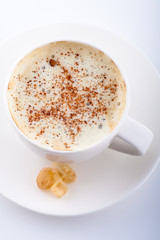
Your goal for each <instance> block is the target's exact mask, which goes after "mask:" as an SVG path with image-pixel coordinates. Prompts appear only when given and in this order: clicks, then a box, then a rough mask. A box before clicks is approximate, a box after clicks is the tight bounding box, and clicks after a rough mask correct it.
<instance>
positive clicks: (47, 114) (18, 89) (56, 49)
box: [7, 41, 126, 151]
mask: <svg viewBox="0 0 160 240" xmlns="http://www.w3.org/2000/svg"><path fill="white" fill-rule="evenodd" d="M7 96H8V105H9V110H10V113H11V115H12V118H13V120H14V122H15V123H16V125H17V126H18V128H19V129H20V130H21V131H22V132H23V133H24V134H25V135H26V136H27V137H28V138H30V139H32V140H34V141H35V142H37V143H38V144H39V145H40V146H43V147H45V148H48V149H55V150H65V151H72V150H73V151H74V150H83V149H85V148H87V147H89V146H91V145H93V144H95V143H97V142H98V141H100V140H102V139H103V138H105V137H106V136H107V135H108V134H109V133H111V132H112V131H113V129H114V128H115V127H116V125H117V124H118V123H119V121H120V119H121V117H122V114H123V111H124V108H125V103H126V85H125V82H124V80H123V77H122V75H121V73H120V71H119V69H118V68H117V66H116V65H115V63H114V62H113V61H112V59H111V58H109V57H108V56H107V55H106V54H104V53H103V52H102V51H100V50H98V49H96V48H94V47H92V46H89V45H86V44H82V43H78V42H71V41H60V42H54V43H49V44H47V45H44V46H42V47H40V48H37V49H35V50H33V51H32V52H30V53H29V54H28V55H26V56H25V57H24V58H23V59H22V60H21V61H20V62H19V63H18V64H17V66H16V68H15V70H14V72H13V74H12V76H11V78H10V81H9V84H8V93H7Z"/></svg>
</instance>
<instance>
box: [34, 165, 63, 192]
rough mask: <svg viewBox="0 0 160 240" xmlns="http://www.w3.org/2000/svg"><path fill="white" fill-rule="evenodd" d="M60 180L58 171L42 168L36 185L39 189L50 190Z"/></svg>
mask: <svg viewBox="0 0 160 240" xmlns="http://www.w3.org/2000/svg"><path fill="white" fill-rule="evenodd" d="M58 178H60V176H59V173H58V170H57V169H53V168H42V169H41V171H40V172H39V174H38V176H37V180H36V181H37V185H38V187H39V188H40V189H42V190H45V189H48V188H50V187H51V186H52V185H53V184H54V183H55V182H56V181H57V179H58Z"/></svg>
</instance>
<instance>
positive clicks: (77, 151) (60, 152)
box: [4, 39, 130, 155]
mask: <svg viewBox="0 0 160 240" xmlns="http://www.w3.org/2000/svg"><path fill="white" fill-rule="evenodd" d="M58 41H71V42H76V43H82V44H87V45H89V46H91V47H94V48H96V49H98V50H100V51H102V52H103V53H104V54H105V55H107V56H108V57H110V58H111V59H112V61H113V62H114V63H115V64H116V66H117V68H118V69H119V71H120V73H121V75H122V77H123V80H124V82H125V85H126V103H125V107H124V110H123V113H122V116H121V118H120V121H119V122H118V124H117V125H116V126H115V127H114V129H113V130H112V131H111V133H109V134H107V135H106V136H105V137H104V138H102V139H100V140H99V141H97V142H96V143H94V144H92V145H90V146H88V147H87V148H84V149H80V150H56V149H52V148H50V147H48V148H47V147H45V146H42V145H41V144H39V143H38V142H36V141H34V140H32V139H30V138H29V137H28V136H27V135H25V134H24V133H23V132H22V131H21V130H20V129H19V127H18V126H17V124H16V123H15V121H14V120H13V118H12V115H11V113H10V110H9V106H8V99H7V90H8V84H9V81H10V77H11V74H12V73H13V70H14V69H15V67H16V65H17V64H18V62H19V61H20V60H21V59H22V58H23V57H25V56H26V54H27V53H29V52H31V51H32V50H34V49H36V48H39V47H42V46H43V45H45V44H47V43H50V42H46V43H43V44H41V45H38V46H37V47H34V48H32V49H31V50H30V51H28V52H27V53H26V54H25V55H24V56H21V58H20V59H19V58H18V60H17V61H16V63H15V64H14V66H13V67H12V69H11V70H10V72H9V74H8V76H7V80H6V84H5V92H4V97H5V102H6V108H7V113H8V116H9V119H10V121H11V123H12V125H13V126H14V128H15V129H16V130H17V131H18V133H19V134H20V135H21V136H22V137H24V138H25V140H27V141H28V142H30V143H31V144H33V145H34V146H36V147H38V148H40V149H41V150H43V151H47V152H49V153H51V154H54V153H56V154H58V155H61V154H62V155H63V154H65V155H72V154H75V153H82V152H85V151H89V150H92V149H93V148H95V147H96V146H98V145H101V144H102V143H103V142H105V141H108V140H109V141H110V140H112V139H113V138H114V137H115V136H116V135H117V133H118V131H119V130H120V128H121V127H122V125H123V123H124V121H125V119H126V116H127V113H128V109H129V104H130V89H129V84H128V80H127V79H126V77H125V74H124V72H123V71H122V70H121V69H120V67H119V65H118V63H117V61H116V60H115V59H114V58H113V57H112V56H110V55H109V54H108V53H106V52H105V51H104V50H103V49H100V48H98V47H97V46H94V45H92V43H88V42H85V41H75V40H65V39H61V40H56V41H53V42H58Z"/></svg>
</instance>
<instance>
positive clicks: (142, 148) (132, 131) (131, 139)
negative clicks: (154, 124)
mask: <svg viewBox="0 0 160 240" xmlns="http://www.w3.org/2000/svg"><path fill="white" fill-rule="evenodd" d="M152 139H153V133H152V132H151V130H150V129H148V128H147V127H145V126H144V125H143V124H141V123H139V122H138V121H136V120H134V119H132V118H131V117H127V119H126V122H125V123H124V125H123V127H122V128H121V130H120V132H119V133H118V135H117V136H116V137H115V139H114V140H113V142H112V143H111V145H110V147H109V148H111V149H113V150H116V151H119V152H123V153H127V154H130V155H135V156H141V155H144V154H145V153H146V151H147V150H148V148H149V146H150V145H151V142H152Z"/></svg>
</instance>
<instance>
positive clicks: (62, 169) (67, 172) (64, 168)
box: [53, 163, 77, 183]
mask: <svg viewBox="0 0 160 240" xmlns="http://www.w3.org/2000/svg"><path fill="white" fill-rule="evenodd" d="M53 168H56V169H58V171H59V175H60V177H61V178H62V179H63V181H64V182H65V183H72V182H75V181H76V177H77V176H76V173H75V172H74V171H73V169H72V168H71V167H70V166H69V165H68V164H63V163H59V164H58V163H54V164H53Z"/></svg>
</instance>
